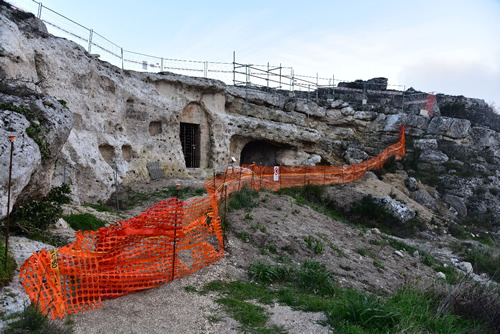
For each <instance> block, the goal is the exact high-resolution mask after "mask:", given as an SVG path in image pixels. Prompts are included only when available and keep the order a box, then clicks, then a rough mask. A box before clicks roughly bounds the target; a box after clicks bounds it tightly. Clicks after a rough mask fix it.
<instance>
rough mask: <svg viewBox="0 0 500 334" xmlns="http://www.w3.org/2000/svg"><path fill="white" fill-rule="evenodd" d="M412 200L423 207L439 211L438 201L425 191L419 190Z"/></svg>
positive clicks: (413, 194)
mask: <svg viewBox="0 0 500 334" xmlns="http://www.w3.org/2000/svg"><path fill="white" fill-rule="evenodd" d="M411 198H412V199H413V200H414V201H415V202H417V203H419V204H422V205H423V206H425V207H427V208H429V209H431V210H434V211H436V210H437V209H438V205H437V203H436V200H435V199H434V198H432V196H431V195H430V194H429V193H428V192H427V191H426V190H425V189H419V190H417V191H415V192H413V193H412V195H411Z"/></svg>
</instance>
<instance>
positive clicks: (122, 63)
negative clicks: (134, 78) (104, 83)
mask: <svg viewBox="0 0 500 334" xmlns="http://www.w3.org/2000/svg"><path fill="white" fill-rule="evenodd" d="M121 50H122V70H123V69H124V68H123V48H121Z"/></svg>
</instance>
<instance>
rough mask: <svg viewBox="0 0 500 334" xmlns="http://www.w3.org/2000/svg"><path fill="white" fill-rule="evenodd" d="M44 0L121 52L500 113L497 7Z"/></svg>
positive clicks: (455, 0)
mask: <svg viewBox="0 0 500 334" xmlns="http://www.w3.org/2000/svg"><path fill="white" fill-rule="evenodd" d="M9 2H11V3H12V4H15V5H18V6H19V7H24V8H30V9H33V8H35V9H36V4H34V3H33V2H32V1H31V0H10V1H9ZM42 3H43V5H44V6H45V7H48V8H50V9H52V10H55V11H57V12H59V13H60V14H62V15H64V16H66V17H68V18H70V19H72V20H73V21H76V22H78V23H79V24H81V25H83V26H85V27H87V28H91V29H93V31H95V32H97V33H99V34H100V35H102V36H104V37H105V38H107V39H108V40H110V41H112V42H114V43H115V44H117V45H119V46H121V47H123V48H124V49H125V50H131V51H135V52H139V53H143V54H147V55H155V56H159V57H165V58H171V59H184V60H199V61H209V62H226V63H231V62H232V61H233V51H234V52H235V55H236V61H237V62H238V63H244V64H261V65H266V64H267V63H270V64H271V66H278V65H280V64H281V65H282V66H284V67H292V68H293V70H294V73H295V75H309V76H314V77H315V76H316V74H317V73H318V76H319V77H323V78H333V77H334V78H335V82H336V83H337V81H338V80H347V81H353V80H356V79H363V80H367V79H370V78H374V77H386V78H388V79H389V84H391V85H399V87H398V86H393V87H392V88H399V89H403V88H406V89H407V88H409V87H413V88H415V89H417V90H420V91H425V92H432V93H444V94H450V95H464V96H467V97H475V98H480V99H484V100H485V101H486V102H488V103H491V102H493V103H495V105H496V106H497V107H499V110H500V0H450V1H448V0H432V1H429V0H420V1H418V2H412V1H401V0H397V1H396V0H385V1H381V0H370V1H369V0H352V1H340V0H329V1H327V0H315V1H303V0H302V1H295V0H287V1H282V0H267V1H261V0H253V1H234V0H231V1H226V0H220V1H219V0H212V1H190V0H182V1H181V0H176V1H172V0H164V1H160V0H158V1H153V0H143V1H123V0H122V1H116V0H106V1H103V0H100V1H96V0H86V1H77V0H43V1H42ZM50 15H51V13H50V11H48V10H46V9H44V11H42V18H44V17H45V18H47V17H50ZM52 15H53V14H52ZM60 22H61V25H63V22H62V21H60ZM139 59H140V57H139V58H138V60H139ZM284 71H285V70H284ZM286 71H289V70H286Z"/></svg>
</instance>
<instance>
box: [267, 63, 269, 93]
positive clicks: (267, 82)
mask: <svg viewBox="0 0 500 334" xmlns="http://www.w3.org/2000/svg"><path fill="white" fill-rule="evenodd" d="M267 90H269V62H267Z"/></svg>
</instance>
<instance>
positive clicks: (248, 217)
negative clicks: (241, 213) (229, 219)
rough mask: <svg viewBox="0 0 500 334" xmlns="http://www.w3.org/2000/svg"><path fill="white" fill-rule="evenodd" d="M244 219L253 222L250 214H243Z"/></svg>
mask: <svg viewBox="0 0 500 334" xmlns="http://www.w3.org/2000/svg"><path fill="white" fill-rule="evenodd" d="M245 219H248V220H253V217H252V215H251V214H250V212H247V213H245Z"/></svg>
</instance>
